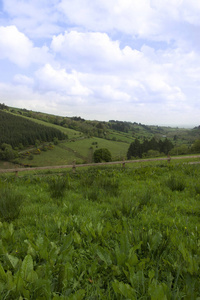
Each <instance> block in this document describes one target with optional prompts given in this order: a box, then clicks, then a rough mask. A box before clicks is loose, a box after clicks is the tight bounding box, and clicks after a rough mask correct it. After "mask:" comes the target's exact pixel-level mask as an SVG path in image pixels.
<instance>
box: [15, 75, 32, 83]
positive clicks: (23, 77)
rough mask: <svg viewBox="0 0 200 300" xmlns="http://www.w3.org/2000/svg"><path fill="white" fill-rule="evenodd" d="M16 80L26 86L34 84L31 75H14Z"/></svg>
mask: <svg viewBox="0 0 200 300" xmlns="http://www.w3.org/2000/svg"><path fill="white" fill-rule="evenodd" d="M14 82H16V83H17V84H21V85H25V86H33V85H34V79H33V78H31V77H28V76H26V75H23V74H16V75H15V76H14Z"/></svg>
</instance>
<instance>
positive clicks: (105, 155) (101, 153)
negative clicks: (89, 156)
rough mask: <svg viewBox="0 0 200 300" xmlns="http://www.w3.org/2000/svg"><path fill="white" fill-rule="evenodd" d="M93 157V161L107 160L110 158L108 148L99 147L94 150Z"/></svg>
mask: <svg viewBox="0 0 200 300" xmlns="http://www.w3.org/2000/svg"><path fill="white" fill-rule="evenodd" d="M93 159H94V162H95V163H98V162H102V161H105V162H109V161H111V160H112V156H111V153H110V151H109V150H108V149H106V148H100V149H97V150H95V151H94V154H93Z"/></svg>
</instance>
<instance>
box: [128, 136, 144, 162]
mask: <svg viewBox="0 0 200 300" xmlns="http://www.w3.org/2000/svg"><path fill="white" fill-rule="evenodd" d="M132 156H133V157H142V147H141V144H140V142H139V140H138V139H135V141H134V142H132V143H131V144H130V146H129V149H128V152H127V158H128V159H131V157H132Z"/></svg>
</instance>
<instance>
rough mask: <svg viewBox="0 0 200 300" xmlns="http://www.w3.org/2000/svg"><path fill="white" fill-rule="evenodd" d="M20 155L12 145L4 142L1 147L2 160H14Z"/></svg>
mask: <svg viewBox="0 0 200 300" xmlns="http://www.w3.org/2000/svg"><path fill="white" fill-rule="evenodd" d="M17 156H18V153H17V151H15V150H13V148H12V146H11V145H9V144H6V143H3V144H2V145H1V147H0V160H7V161H12V160H13V159H14V158H16V157H17Z"/></svg>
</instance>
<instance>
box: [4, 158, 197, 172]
mask: <svg viewBox="0 0 200 300" xmlns="http://www.w3.org/2000/svg"><path fill="white" fill-rule="evenodd" d="M190 158H200V155H192V156H178V157H163V158H147V159H136V160H123V161H112V162H102V163H89V164H76V163H75V162H74V163H73V164H71V165H61V166H45V167H26V168H14V169H0V173H15V174H16V176H17V175H18V172H23V171H38V170H55V169H72V170H73V171H75V170H76V168H81V167H97V166H106V165H122V167H125V165H126V164H129V163H132V164H133V163H142V162H151V161H152V162H153V161H168V163H170V161H171V160H181V159H190ZM188 163H191V164H192V163H194V162H188ZM197 163H198V162H197Z"/></svg>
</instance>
